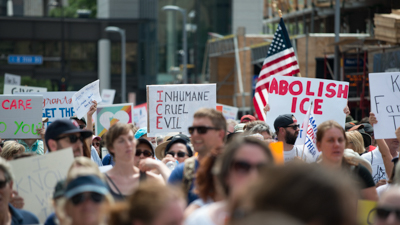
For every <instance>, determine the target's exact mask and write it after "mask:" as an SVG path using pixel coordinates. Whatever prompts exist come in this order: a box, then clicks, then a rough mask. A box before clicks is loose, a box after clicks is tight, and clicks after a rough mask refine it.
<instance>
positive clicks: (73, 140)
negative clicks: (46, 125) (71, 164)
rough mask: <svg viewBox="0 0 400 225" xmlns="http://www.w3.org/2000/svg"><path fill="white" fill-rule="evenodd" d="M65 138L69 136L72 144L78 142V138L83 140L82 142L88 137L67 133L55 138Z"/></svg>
mask: <svg viewBox="0 0 400 225" xmlns="http://www.w3.org/2000/svg"><path fill="white" fill-rule="evenodd" d="M64 138H69V142H71V143H72V144H73V143H75V142H77V141H78V140H81V142H82V143H83V142H84V141H85V139H86V138H84V137H83V136H79V137H78V136H76V135H73V134H71V135H67V136H63V137H58V138H56V139H55V140H56V141H58V140H61V139H64Z"/></svg>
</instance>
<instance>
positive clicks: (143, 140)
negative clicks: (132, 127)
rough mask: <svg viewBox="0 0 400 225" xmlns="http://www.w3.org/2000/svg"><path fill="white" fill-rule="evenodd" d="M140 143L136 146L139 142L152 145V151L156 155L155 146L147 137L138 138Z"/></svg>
mask: <svg viewBox="0 0 400 225" xmlns="http://www.w3.org/2000/svg"><path fill="white" fill-rule="evenodd" d="M137 140H138V143H137V144H136V146H138V145H139V144H146V145H148V146H149V147H150V149H151V151H152V152H153V156H154V146H153V144H152V143H150V141H149V140H147V139H146V138H139V139H137Z"/></svg>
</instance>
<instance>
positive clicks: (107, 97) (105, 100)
mask: <svg viewBox="0 0 400 225" xmlns="http://www.w3.org/2000/svg"><path fill="white" fill-rule="evenodd" d="M114 97H115V90H114V89H103V90H102V91H101V99H102V101H101V102H100V103H99V104H102V105H112V104H113V103H114Z"/></svg>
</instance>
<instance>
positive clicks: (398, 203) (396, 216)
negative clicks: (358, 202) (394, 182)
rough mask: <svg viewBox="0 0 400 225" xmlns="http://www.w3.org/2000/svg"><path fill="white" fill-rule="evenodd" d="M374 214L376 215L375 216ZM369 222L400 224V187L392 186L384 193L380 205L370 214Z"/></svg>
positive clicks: (380, 224)
mask: <svg viewBox="0 0 400 225" xmlns="http://www.w3.org/2000/svg"><path fill="white" fill-rule="evenodd" d="M374 213H375V214H374ZM373 215H375V218H374V217H373ZM372 222H373V223H372ZM368 223H369V224H374V225H400V187H398V186H394V187H391V188H389V189H388V190H386V191H385V192H384V193H383V194H382V196H381V198H380V199H379V202H378V206H377V207H376V208H375V209H373V210H372V211H371V212H370V213H369V215H368Z"/></svg>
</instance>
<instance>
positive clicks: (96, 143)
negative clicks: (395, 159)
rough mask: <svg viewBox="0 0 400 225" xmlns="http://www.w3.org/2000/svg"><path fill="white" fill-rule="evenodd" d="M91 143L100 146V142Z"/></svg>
mask: <svg viewBox="0 0 400 225" xmlns="http://www.w3.org/2000/svg"><path fill="white" fill-rule="evenodd" d="M92 145H93V146H96V147H99V146H100V142H93V143H92Z"/></svg>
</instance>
